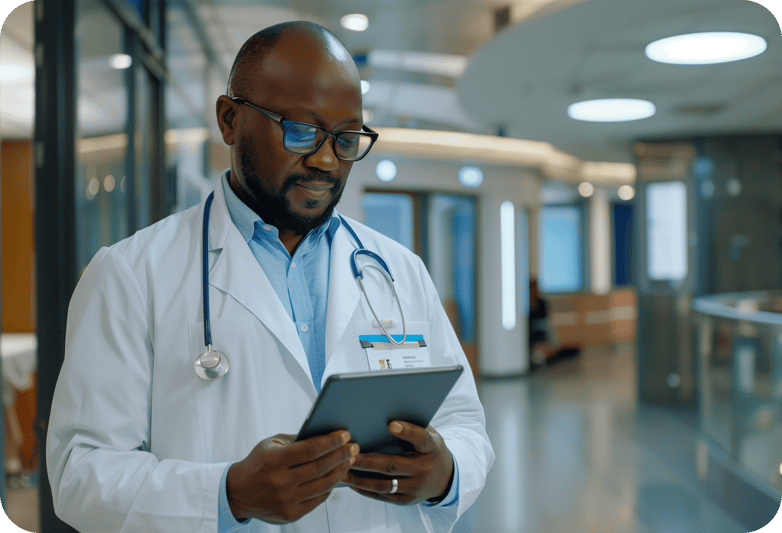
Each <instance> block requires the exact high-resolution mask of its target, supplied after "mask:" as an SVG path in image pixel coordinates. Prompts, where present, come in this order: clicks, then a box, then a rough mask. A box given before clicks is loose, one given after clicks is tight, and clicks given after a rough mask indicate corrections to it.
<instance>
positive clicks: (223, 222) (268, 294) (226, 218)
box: [198, 182, 349, 398]
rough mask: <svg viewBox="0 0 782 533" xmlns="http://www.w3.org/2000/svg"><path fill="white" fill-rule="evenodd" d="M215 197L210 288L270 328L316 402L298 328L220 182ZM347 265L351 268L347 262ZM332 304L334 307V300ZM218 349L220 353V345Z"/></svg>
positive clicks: (211, 240)
mask: <svg viewBox="0 0 782 533" xmlns="http://www.w3.org/2000/svg"><path fill="white" fill-rule="evenodd" d="M214 194H215V197H214V201H213V202H212V209H211V213H210V216H209V252H210V264H211V267H210V270H209V284H210V285H212V286H213V287H215V288H216V289H218V290H220V291H223V292H225V293H227V294H229V295H231V296H232V297H233V298H234V299H235V300H236V301H237V302H239V303H240V304H241V305H243V306H244V307H245V308H247V310H248V311H250V312H251V313H252V314H253V315H255V316H256V317H257V318H258V320H260V321H261V322H262V323H263V324H265V325H266V326H267V327H268V328H269V330H270V331H271V332H272V333H273V334H274V335H275V336H276V337H277V338H278V339H279V341H280V342H281V343H282V344H283V345H284V346H285V348H287V350H288V351H289V352H290V354H291V355H292V356H293V358H294V359H295V360H296V362H297V363H298V366H299V367H300V368H301V371H302V372H303V375H302V376H301V377H306V380H304V381H306V383H307V384H309V388H311V391H309V392H310V393H311V395H312V397H313V398H314V397H315V396H316V395H317V391H316V390H315V385H314V384H313V383H312V375H311V374H310V367H309V363H308V362H307V355H306V354H305V353H304V346H303V345H302V344H301V340H300V339H299V335H298V333H297V331H296V325H295V324H294V323H293V321H292V320H291V319H290V317H289V316H288V313H287V311H286V310H285V308H284V307H283V305H282V302H280V299H279V298H278V297H277V293H276V292H275V291H274V287H272V284H271V282H270V281H269V278H267V277H266V274H265V273H264V271H263V269H262V268H261V266H260V265H259V264H258V261H257V260H256V259H255V256H254V255H253V253H252V251H251V250H250V247H249V246H247V242H245V240H244V238H243V237H242V235H241V233H239V230H238V229H237V228H236V226H235V225H234V223H233V220H232V219H231V214H230V213H229V211H228V206H227V205H226V203H225V193H224V191H223V187H222V186H221V185H220V183H219V182H218V183H217V187H215V191H214ZM202 220H203V219H202ZM340 233H341V232H340ZM198 235H199V241H200V239H201V232H198ZM332 258H333V256H332ZM345 261H346V263H345V264H346V265H347V259H346V260H345ZM347 270H349V269H347ZM329 303H331V299H330V297H329ZM218 342H219V341H218ZM215 349H219V346H218V344H217V342H216V343H215ZM259 349H262V347H259Z"/></svg>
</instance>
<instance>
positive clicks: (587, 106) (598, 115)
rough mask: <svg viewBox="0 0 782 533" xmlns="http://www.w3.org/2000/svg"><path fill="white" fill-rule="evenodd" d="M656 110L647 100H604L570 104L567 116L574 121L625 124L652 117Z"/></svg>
mask: <svg viewBox="0 0 782 533" xmlns="http://www.w3.org/2000/svg"><path fill="white" fill-rule="evenodd" d="M656 111H657V109H656V108H655V107H654V104H653V103H651V102H649V101H647V100H636V99H633V98H604V99H601V100H585V101H583V102H576V103H575V104H570V105H569V106H568V108H567V114H568V116H569V117H570V118H573V119H575V120H584V121H587V122H626V121H629V120H640V119H642V118H648V117H651V116H652V115H654V113H655V112H656Z"/></svg>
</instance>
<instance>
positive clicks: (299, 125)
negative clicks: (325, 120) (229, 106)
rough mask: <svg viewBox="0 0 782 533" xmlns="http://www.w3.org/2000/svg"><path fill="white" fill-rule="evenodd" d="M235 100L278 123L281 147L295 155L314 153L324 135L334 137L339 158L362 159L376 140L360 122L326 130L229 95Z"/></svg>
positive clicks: (336, 153) (335, 151) (335, 149)
mask: <svg viewBox="0 0 782 533" xmlns="http://www.w3.org/2000/svg"><path fill="white" fill-rule="evenodd" d="M231 100H233V101H234V102H236V103H238V104H245V105H247V106H250V107H252V108H253V109H255V110H256V111H260V112H261V113H263V114H264V115H266V116H267V117H269V118H270V119H272V120H274V121H275V122H279V123H280V124H282V129H283V131H284V134H283V137H282V144H283V146H285V149H286V150H288V151H289V152H291V153H294V154H298V155H309V154H314V153H315V152H317V151H318V149H319V148H320V146H321V145H322V144H323V141H325V140H326V137H328V136H331V137H334V154H335V155H336V156H337V158H338V159H341V160H343V161H358V160H359V159H362V158H363V157H364V156H365V155H367V153H369V149H370V148H372V145H373V144H374V143H375V141H376V140H377V136H378V133H377V132H375V131H372V130H371V129H369V128H367V127H366V126H361V130H362V131H348V130H346V131H329V130H327V129H323V128H321V127H320V126H316V125H315V124H308V123H307V122H297V121H295V120H286V119H284V118H282V116H280V115H278V114H277V113H272V112H271V111H269V110H267V109H264V108H262V107H258V106H257V105H255V104H253V103H252V102H248V101H247V100H245V99H244V98H239V97H238V96H237V97H233V98H231Z"/></svg>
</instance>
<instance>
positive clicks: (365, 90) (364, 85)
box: [361, 80, 370, 94]
mask: <svg viewBox="0 0 782 533" xmlns="http://www.w3.org/2000/svg"><path fill="white" fill-rule="evenodd" d="M369 87H370V84H369V82H368V81H367V80H361V94H367V93H368V92H369Z"/></svg>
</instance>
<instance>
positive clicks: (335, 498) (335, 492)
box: [331, 490, 342, 502]
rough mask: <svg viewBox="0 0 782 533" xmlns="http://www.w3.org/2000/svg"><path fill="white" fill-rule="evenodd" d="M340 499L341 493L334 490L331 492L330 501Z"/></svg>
mask: <svg viewBox="0 0 782 533" xmlns="http://www.w3.org/2000/svg"><path fill="white" fill-rule="evenodd" d="M341 499H342V495H341V494H340V493H339V492H337V491H336V490H335V491H334V492H332V493H331V501H333V502H338V501H339V500H341Z"/></svg>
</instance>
